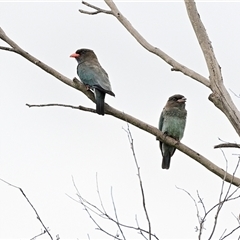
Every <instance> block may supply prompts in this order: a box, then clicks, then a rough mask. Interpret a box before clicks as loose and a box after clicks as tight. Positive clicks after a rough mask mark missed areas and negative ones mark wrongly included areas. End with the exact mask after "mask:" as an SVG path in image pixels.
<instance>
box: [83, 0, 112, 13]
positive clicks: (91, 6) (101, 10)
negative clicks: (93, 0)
mask: <svg viewBox="0 0 240 240" xmlns="http://www.w3.org/2000/svg"><path fill="white" fill-rule="evenodd" d="M82 4H84V5H86V6H87V7H89V8H93V9H95V10H97V11H94V12H89V11H85V10H82V9H79V12H80V13H84V14H89V15H95V14H98V13H105V14H113V13H112V11H109V10H104V9H102V8H99V7H96V6H94V5H92V4H90V3H87V2H84V1H82Z"/></svg>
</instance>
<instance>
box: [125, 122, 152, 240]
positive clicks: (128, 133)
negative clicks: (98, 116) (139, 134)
mask: <svg viewBox="0 0 240 240" xmlns="http://www.w3.org/2000/svg"><path fill="white" fill-rule="evenodd" d="M125 131H126V132H127V136H128V140H129V143H130V146H131V150H132V154H133V158H134V161H135V165H136V167H137V176H138V180H139V184H140V189H141V194H142V205H143V209H144V212H145V215H146V218H147V222H148V231H149V240H151V222H150V219H149V216H148V211H147V206H146V200H145V194H144V189H143V184H142V178H141V174H140V167H139V165H138V162H137V157H136V154H135V150H134V145H133V138H132V134H131V131H130V128H129V124H127V130H125Z"/></svg>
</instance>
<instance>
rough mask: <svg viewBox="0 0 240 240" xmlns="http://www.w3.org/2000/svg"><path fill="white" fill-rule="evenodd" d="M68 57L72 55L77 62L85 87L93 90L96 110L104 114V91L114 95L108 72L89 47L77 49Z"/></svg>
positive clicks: (78, 72)
mask: <svg viewBox="0 0 240 240" xmlns="http://www.w3.org/2000/svg"><path fill="white" fill-rule="evenodd" d="M70 57H74V58H75V59H76V60H77V62H78V66H77V74H78V76H79V78H80V80H81V81H82V82H83V83H84V84H85V85H86V87H87V89H91V90H93V92H94V96H95V101H96V112H97V113H98V114H100V115H104V99H105V95H106V93H108V94H110V95H112V96H115V94H114V93H113V92H112V88H111V84H110V82H109V79H108V74H107V73H106V71H105V70H104V69H103V68H102V66H101V65H100V63H99V62H98V59H97V56H96V54H95V53H94V52H93V51H92V50H90V49H79V50H77V51H76V52H75V53H73V54H71V55H70Z"/></svg>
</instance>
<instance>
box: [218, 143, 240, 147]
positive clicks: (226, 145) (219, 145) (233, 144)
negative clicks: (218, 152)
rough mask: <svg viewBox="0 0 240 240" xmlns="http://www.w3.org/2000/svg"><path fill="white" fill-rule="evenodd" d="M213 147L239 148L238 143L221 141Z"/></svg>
mask: <svg viewBox="0 0 240 240" xmlns="http://www.w3.org/2000/svg"><path fill="white" fill-rule="evenodd" d="M214 148H240V144H237V143H221V144H218V145H215V146H214Z"/></svg>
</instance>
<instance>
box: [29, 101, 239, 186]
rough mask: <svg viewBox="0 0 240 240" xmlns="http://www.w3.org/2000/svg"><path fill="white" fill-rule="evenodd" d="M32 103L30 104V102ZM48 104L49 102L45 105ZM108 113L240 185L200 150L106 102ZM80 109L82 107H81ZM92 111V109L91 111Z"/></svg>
mask: <svg viewBox="0 0 240 240" xmlns="http://www.w3.org/2000/svg"><path fill="white" fill-rule="evenodd" d="M29 105H30V104H29ZM30 106H32V107H33V106H42V107H43V106H44V104H42V105H41V104H40V105H30ZM45 106H47V104H46V105H45ZM51 106H60V104H57V105H54V104H51ZM105 106H106V109H105V111H106V114H108V115H111V116H113V117H116V118H118V119H121V120H123V121H126V122H128V123H130V124H132V125H134V126H135V127H137V128H139V129H142V130H143V131H146V132H148V133H150V134H152V135H154V136H156V137H157V138H158V139H160V140H161V141H162V142H165V143H167V144H169V145H171V146H174V147H175V148H177V149H178V150H180V151H181V152H183V153H185V154H186V155H188V156H189V157H190V158H192V159H194V160H195V161H197V162H198V163H200V164H202V165H203V166H204V167H206V168H207V169H208V170H209V171H211V172H213V173H214V174H216V175H217V176H219V177H220V178H222V179H225V181H226V182H229V183H232V184H233V185H235V186H240V179H239V178H237V177H235V176H234V177H233V176H232V175H231V174H229V173H227V172H225V171H224V170H223V169H222V168H220V167H218V166H217V165H215V164H214V163H212V162H211V161H210V160H208V159H207V158H205V157H204V156H202V155H201V154H199V153H198V152H195V151H194V150H192V149H191V148H189V147H187V146H186V145H184V144H182V143H181V142H177V141H176V140H175V139H173V138H171V137H168V136H166V135H165V134H163V133H162V132H161V131H159V130H158V129H157V128H156V127H154V126H151V125H150V124H147V123H145V122H143V121H141V120H139V119H137V118H135V117H133V116H131V115H129V114H127V113H124V112H121V111H119V110H117V109H115V108H113V107H111V106H110V105H108V104H106V103H105ZM64 107H71V108H73V109H79V106H75V107H73V106H70V105H64ZM79 110H80V109H79ZM91 112H92V111H91Z"/></svg>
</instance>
